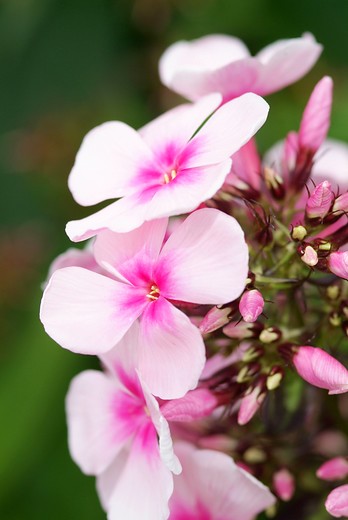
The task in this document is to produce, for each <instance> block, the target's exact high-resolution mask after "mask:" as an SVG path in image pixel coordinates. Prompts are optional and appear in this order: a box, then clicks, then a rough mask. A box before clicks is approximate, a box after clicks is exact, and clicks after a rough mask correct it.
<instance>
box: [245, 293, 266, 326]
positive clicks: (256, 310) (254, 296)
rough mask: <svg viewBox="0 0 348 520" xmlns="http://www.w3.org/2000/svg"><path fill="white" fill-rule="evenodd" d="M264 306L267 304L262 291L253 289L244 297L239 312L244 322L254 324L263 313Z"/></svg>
mask: <svg viewBox="0 0 348 520" xmlns="http://www.w3.org/2000/svg"><path fill="white" fill-rule="evenodd" d="M264 305H265V302H264V299H263V298H262V294H261V293H260V291H258V290H257V289H252V290H251V291H246V292H245V293H244V294H243V295H242V297H241V299H240V302H239V312H240V313H241V315H242V316H243V320H244V321H246V322H247V323H253V322H254V321H256V320H257V318H258V317H259V316H260V314H261V313H262V311H263V307H264Z"/></svg>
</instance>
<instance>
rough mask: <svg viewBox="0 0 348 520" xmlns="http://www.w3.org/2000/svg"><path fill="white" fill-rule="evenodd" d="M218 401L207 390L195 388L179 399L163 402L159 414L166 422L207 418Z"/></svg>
mask: <svg viewBox="0 0 348 520" xmlns="http://www.w3.org/2000/svg"><path fill="white" fill-rule="evenodd" d="M218 404H219V403H218V400H217V398H216V397H215V396H214V394H213V393H212V392H210V391H209V390H208V389H207V388H196V389H195V390H191V391H190V392H187V394H186V395H184V397H181V398H180V399H173V400H171V401H165V402H164V404H163V405H162V406H161V412H162V414H163V415H164V417H165V418H166V419H167V420H168V421H180V422H181V421H185V422H186V421H192V420H195V419H200V418H201V417H207V416H208V415H210V414H211V413H212V412H213V410H214V409H215V408H216V407H217V406H218Z"/></svg>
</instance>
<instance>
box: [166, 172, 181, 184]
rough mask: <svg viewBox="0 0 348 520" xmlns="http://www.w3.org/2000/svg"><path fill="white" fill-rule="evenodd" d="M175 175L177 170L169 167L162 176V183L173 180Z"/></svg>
mask: <svg viewBox="0 0 348 520" xmlns="http://www.w3.org/2000/svg"><path fill="white" fill-rule="evenodd" d="M177 175H178V172H177V170H176V169H174V168H173V169H171V170H170V172H169V173H165V174H164V176H163V180H164V184H168V183H169V182H171V181H173V180H174V179H175V177H176V176H177Z"/></svg>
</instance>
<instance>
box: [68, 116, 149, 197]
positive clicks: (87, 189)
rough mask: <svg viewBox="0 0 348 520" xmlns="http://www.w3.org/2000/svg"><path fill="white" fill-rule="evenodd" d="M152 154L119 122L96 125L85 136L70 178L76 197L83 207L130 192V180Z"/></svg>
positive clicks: (126, 126)
mask: <svg viewBox="0 0 348 520" xmlns="http://www.w3.org/2000/svg"><path fill="white" fill-rule="evenodd" d="M151 159H152V154H151V151H150V150H149V148H148V147H147V146H146V144H145V143H144V142H143V140H142V139H141V137H140V136H139V134H138V133H137V132H136V131H135V130H134V129H133V128H131V127H130V126H128V125H126V124H124V123H121V122H119V121H110V122H108V123H104V124H102V125H100V126H97V127H96V128H94V129H93V130H91V131H90V132H89V133H88V134H87V135H86V137H85V138H84V140H83V142H82V145H81V148H80V150H79V152H78V154H77V156H76V161H75V164H74V167H73V169H72V171H71V173H70V177H69V188H70V191H71V193H72V194H73V197H74V199H75V200H76V201H77V202H78V203H79V204H81V205H83V206H90V205H92V204H97V203H98V202H101V201H103V200H107V199H112V198H117V197H121V196H123V195H125V194H127V193H128V192H129V191H130V190H129V183H130V181H131V180H132V179H133V178H134V177H135V176H136V175H137V173H138V171H139V168H140V166H141V165H142V164H143V163H144V162H148V161H149V160H151Z"/></svg>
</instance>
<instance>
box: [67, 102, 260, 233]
mask: <svg viewBox="0 0 348 520" xmlns="http://www.w3.org/2000/svg"><path fill="white" fill-rule="evenodd" d="M220 100H221V97H220V96H219V95H218V94H216V95H211V96H209V97H208V98H204V99H202V100H201V101H199V102H198V103H196V104H194V105H183V106H179V107H177V108H174V109H173V110H171V111H169V112H167V113H166V114H163V115H162V116H160V117H159V118H157V119H156V120H154V121H153V122H151V123H149V124H148V125H146V126H145V127H143V128H142V129H141V130H140V132H136V131H135V130H133V128H131V127H129V126H128V125H126V124H124V123H121V122H118V121H116V122H109V123H105V124H103V125H101V126H99V127H97V128H95V129H94V130H92V131H91V132H89V133H88V134H87V136H86V137H85V139H84V141H83V143H82V145H81V148H80V150H79V152H78V154H77V157H76V162H75V165H74V167H73V169H72V171H71V174H70V177H69V188H70V190H71V192H72V194H73V196H74V198H75V200H76V201H77V202H78V203H79V204H82V205H83V206H90V205H92V204H96V203H99V202H102V201H104V200H108V199H113V198H120V200H118V201H116V202H113V203H112V204H111V205H109V206H107V207H106V208H104V209H102V210H100V211H98V212H97V213H95V214H93V215H91V216H89V217H87V218H85V219H82V220H79V221H73V222H69V223H68V225H67V234H68V235H69V237H70V238H71V239H72V240H74V241H79V240H83V239H85V238H89V237H91V236H93V235H95V234H96V233H97V232H99V231H100V230H103V229H106V228H107V229H110V230H112V231H117V232H127V231H130V230H132V229H135V228H137V227H139V226H140V225H141V224H142V223H143V222H145V221H150V220H153V219H157V218H162V217H167V216H172V215H179V214H182V213H187V212H190V211H193V210H194V209H196V208H197V207H198V206H199V204H201V203H202V202H204V201H205V200H206V199H209V198H211V197H212V196H213V195H214V194H215V193H216V192H217V190H218V189H219V188H220V187H221V186H222V184H223V182H224V180H225V178H226V175H227V174H228V172H229V171H230V168H231V159H230V156H231V155H232V154H234V153H235V152H236V151H237V150H239V148H240V147H241V146H243V145H244V144H245V143H246V142H247V141H249V139H250V138H251V137H252V136H253V135H254V134H255V133H256V132H257V130H258V129H259V128H260V127H261V126H262V125H263V123H264V122H265V120H266V117H267V113H268V108H269V107H268V104H267V103H266V102H265V101H264V100H263V99H262V98H260V97H259V96H256V95H255V94H245V95H244V96H242V97H240V98H238V99H236V100H234V101H231V102H230V103H227V104H226V105H224V106H223V107H221V108H220V109H219V110H217V111H216V112H215V113H214V114H213V115H212V117H211V118H210V119H209V120H208V121H207V122H206V123H205V124H204V126H203V127H202V128H200V129H199V131H198V132H197V133H195V132H196V131H197V129H198V128H199V127H200V126H201V125H202V124H203V122H204V121H205V119H206V118H207V117H208V116H210V115H211V113H212V112H213V111H214V110H215V109H216V108H217V106H218V105H219V103H220ZM192 136H193V137H192Z"/></svg>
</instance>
